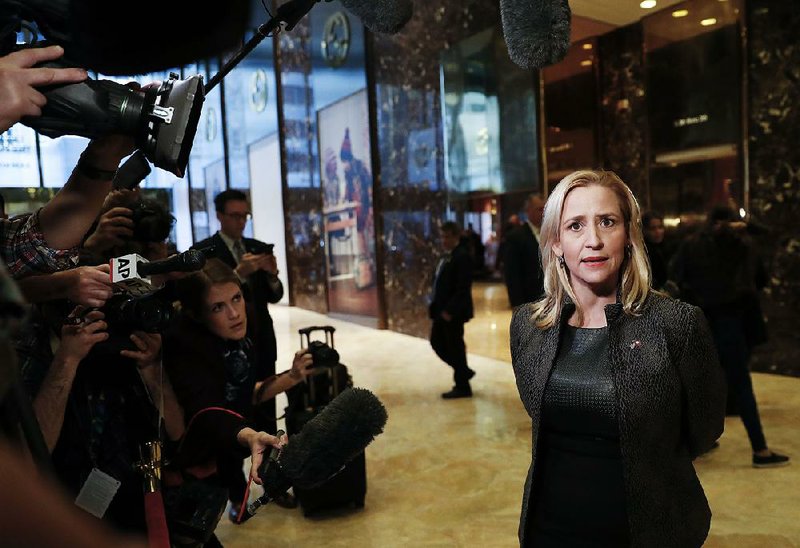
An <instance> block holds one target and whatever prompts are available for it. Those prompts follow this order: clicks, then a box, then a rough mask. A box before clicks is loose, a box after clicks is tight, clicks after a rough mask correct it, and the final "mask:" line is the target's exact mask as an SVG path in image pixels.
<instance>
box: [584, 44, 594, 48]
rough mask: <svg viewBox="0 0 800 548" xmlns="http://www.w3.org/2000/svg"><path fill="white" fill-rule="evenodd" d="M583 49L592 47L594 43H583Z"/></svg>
mask: <svg viewBox="0 0 800 548" xmlns="http://www.w3.org/2000/svg"><path fill="white" fill-rule="evenodd" d="M583 49H592V45H591V44H584V45H583Z"/></svg>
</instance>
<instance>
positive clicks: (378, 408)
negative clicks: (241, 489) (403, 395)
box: [279, 388, 387, 489]
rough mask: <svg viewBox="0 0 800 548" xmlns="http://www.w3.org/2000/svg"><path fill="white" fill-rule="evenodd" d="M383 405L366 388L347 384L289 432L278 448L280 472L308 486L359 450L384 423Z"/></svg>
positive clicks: (314, 483)
mask: <svg viewBox="0 0 800 548" xmlns="http://www.w3.org/2000/svg"><path fill="white" fill-rule="evenodd" d="M386 419H387V414H386V408H384V406H383V404H382V403H381V401H380V400H379V399H378V398H377V397H376V396H375V395H374V394H373V393H372V392H370V391H369V390H365V389H364V388H349V389H347V390H345V391H344V392H342V393H341V394H339V395H338V396H336V398H334V399H333V401H331V403H329V404H328V405H327V406H326V407H325V409H323V410H322V411H321V412H320V413H319V415H317V416H316V417H314V418H313V419H311V420H310V421H308V422H307V423H306V425H305V426H303V429H302V430H301V431H300V433H299V434H297V435H295V436H292V437H291V438H290V439H289V443H288V444H287V445H286V447H285V448H284V449H283V450H282V451H281V455H280V458H279V464H280V468H281V472H282V473H283V475H284V476H285V477H287V478H289V479H290V480H291V481H292V483H293V484H294V485H296V486H297V487H301V488H305V489H310V488H313V487H315V486H317V485H319V484H321V483H323V482H324V481H326V480H327V479H328V478H330V477H331V476H333V475H334V474H336V473H337V472H338V471H339V470H341V468H342V467H343V466H344V465H345V464H347V463H348V462H349V461H350V460H351V459H352V458H353V457H355V456H356V455H358V454H359V453H361V452H362V451H363V450H364V449H365V448H366V447H367V445H369V444H370V442H372V440H374V439H375V436H377V435H378V434H380V433H381V432H383V427H384V426H385V425H386Z"/></svg>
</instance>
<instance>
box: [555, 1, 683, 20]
mask: <svg viewBox="0 0 800 548" xmlns="http://www.w3.org/2000/svg"><path fill="white" fill-rule="evenodd" d="M640 1H641V0H569V5H570V7H571V8H572V13H573V14H574V15H580V16H581V17H588V18H589V19H594V20H596V21H602V22H604V23H609V24H611V25H614V26H622V25H627V24H630V23H634V22H636V21H638V20H639V19H641V18H642V17H644V16H646V15H650V14H651V13H655V12H657V11H659V10H662V9H664V8H667V7H669V6H673V5H675V4H679V3H681V0H656V2H657V3H656V6H655V7H654V8H651V9H642V8H641V7H639V2H640Z"/></svg>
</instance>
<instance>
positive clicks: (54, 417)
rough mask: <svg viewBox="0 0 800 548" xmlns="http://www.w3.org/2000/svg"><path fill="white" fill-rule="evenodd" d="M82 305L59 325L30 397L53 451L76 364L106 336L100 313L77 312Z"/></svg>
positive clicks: (46, 441)
mask: <svg viewBox="0 0 800 548" xmlns="http://www.w3.org/2000/svg"><path fill="white" fill-rule="evenodd" d="M83 311H84V308H83V307H81V306H79V307H77V308H75V310H73V311H72V313H71V314H70V315H69V317H68V318H67V323H65V324H64V326H63V327H62V328H61V344H60V345H59V347H58V350H56V353H55V355H54V356H53V363H52V364H51V365H50V369H48V370H47V375H46V376H45V378H44V380H43V381H42V386H41V388H39V392H38V393H37V394H36V397H35V398H34V400H33V411H34V413H35V414H36V420H37V421H38V422H39V427H40V428H41V430H42V436H43V437H44V440H45V443H46V444H47V449H48V450H49V451H51V452H52V451H53V448H55V446H56V443H57V442H58V438H59V436H60V435H61V427H62V426H63V424H64V412H65V410H66V407H67V399H68V398H69V394H70V392H71V391H72V383H73V381H74V380H75V373H76V372H77V371H78V365H80V363H81V360H83V359H84V358H85V357H86V355H87V354H88V353H89V351H90V350H91V349H92V347H93V346H94V345H95V344H97V343H99V342H101V341H104V340H106V339H107V338H108V333H106V331H105V330H106V328H107V327H108V326H107V325H106V322H104V321H103V313H102V312H100V311H99V310H92V311H91V312H89V313H88V314H86V315H85V316H81V315H82V313H83Z"/></svg>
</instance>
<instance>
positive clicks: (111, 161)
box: [81, 134, 136, 172]
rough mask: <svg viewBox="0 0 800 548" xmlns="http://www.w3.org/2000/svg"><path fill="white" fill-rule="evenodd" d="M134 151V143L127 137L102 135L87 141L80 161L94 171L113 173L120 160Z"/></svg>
mask: <svg viewBox="0 0 800 548" xmlns="http://www.w3.org/2000/svg"><path fill="white" fill-rule="evenodd" d="M134 150H136V142H135V141H134V138H133V137H131V136H129V135H117V134H110V135H103V136H102V137H97V138H95V139H92V140H91V141H89V144H88V145H87V146H86V149H85V150H84V151H83V153H81V161H82V162H86V163H87V164H88V165H90V166H91V167H92V168H94V169H97V170H101V171H108V172H114V171H116V170H117V168H118V167H119V163H120V162H121V161H122V159H123V158H125V157H126V156H130V155H131V154H133V151H134Z"/></svg>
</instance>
